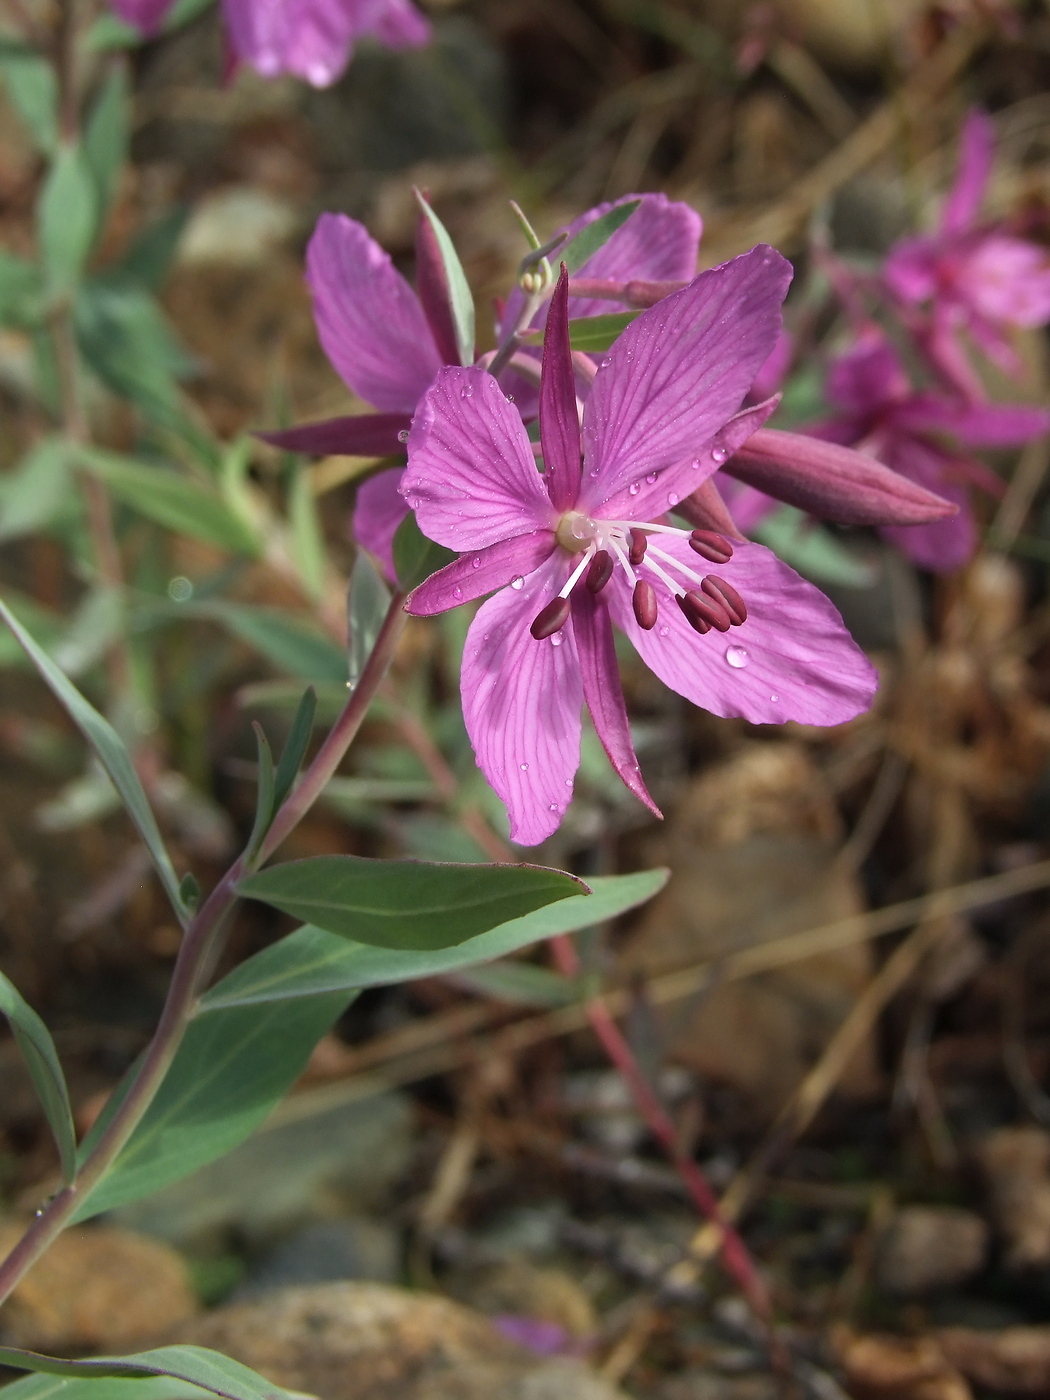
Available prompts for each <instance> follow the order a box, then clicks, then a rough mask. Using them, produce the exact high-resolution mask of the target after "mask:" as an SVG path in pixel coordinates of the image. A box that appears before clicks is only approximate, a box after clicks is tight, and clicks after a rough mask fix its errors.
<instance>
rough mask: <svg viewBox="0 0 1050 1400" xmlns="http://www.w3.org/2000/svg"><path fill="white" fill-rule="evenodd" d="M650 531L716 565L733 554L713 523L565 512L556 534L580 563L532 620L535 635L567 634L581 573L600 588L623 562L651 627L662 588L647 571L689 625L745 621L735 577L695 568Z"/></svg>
mask: <svg viewBox="0 0 1050 1400" xmlns="http://www.w3.org/2000/svg"><path fill="white" fill-rule="evenodd" d="M651 535H655V536H656V537H657V538H659V536H660V535H678V536H680V537H681V538H683V539H687V540H688V541H689V547H690V548H691V549H692V550H693V552H694V553H695V554H698V555H699V556H700V558H701V559H706V560H708V561H709V562H710V563H713V564H727V563H728V562H729V560H730V559H731V558H732V557H733V546H732V545H731V544H730V543H729V541H728V540H727V539H726V538H725V536H724V535H719V534H716V533H715V532H714V531H713V530H680V529H678V528H676V527H675V526H673V525H656V524H653V523H652V522H651V521H648V522H640V521H636V520H593V519H592V518H591V517H590V516H589V515H584V514H583V512H582V511H578V510H570V511H566V512H565V514H564V515H563V516H562V518H561V519H560V520H559V521H558V525H557V528H556V530H555V538H556V539H557V541H558V544H559V545H561V547H562V549H564V550H565V551H566V552H567V553H568V554H571V555H573V556H577V557H578V562H577V563H576V565H575V567H574V568H573V570H572V572H571V573H570V574H569V577H568V579H567V580H566V582H565V585H564V587H563V588H562V589H561V592H560V593H559V594H558V596H557V597H556V598H552V599H551V601H550V602H549V603H548V604H547V605H546V607H544V608H543V609H541V611H540V612H539V613H538V615H537V616H536V618H535V619H534V620H533V623H532V626H531V628H530V631H531V632H532V635H533V636H534V637H535V638H536V640H537V641H543V640H544V639H545V638H547V637H553V638H554V639H555V641H561V637H560V636H559V635H558V634H559V633H560V632H561V629H562V628H563V627H564V626H565V624H566V622H568V620H569V615H570V612H571V604H570V596H571V594H572V591H573V589H574V588H575V587H576V585H577V583H579V581H580V579H581V578H583V580H584V586H585V587H586V588H587V589H588V591H589V592H591V593H594V594H598V593H601V592H602V590H603V589H604V588H605V586H606V584H607V583H608V582H609V580H610V579H611V578H612V576H613V574H614V573H615V572H616V569H617V567H619V568H620V569H622V570H623V571H624V573H625V574H626V575H627V579H628V581H629V583H630V585H631V590H632V594H631V597H632V604H633V607H634V616H635V619H636V621H637V623H638V625H639V627H642V628H644V629H645V630H646V631H651V630H652V628H653V627H655V626H656V619H657V613H658V598H657V593H656V589H655V588H654V587H653V584H652V582H651V579H650V578H649V577H646V575H647V574H649V575H651V576H652V577H653V578H656V579H658V580H659V581H660V583H662V584H663V585H664V586H665V587H666V588H668V589H669V590H670V592H671V595H672V597H673V598H674V600H675V602H676V603H677V604H678V606H679V608H681V610H682V613H683V615H684V617H685V619H686V621H687V622H688V623H689V625H690V627H692V628H693V630H694V631H696V632H699V633H700V634H701V635H703V634H704V633H705V632H710V630H711V628H712V627H714V628H715V629H716V630H717V631H719V632H728V631H729V629H730V627H739V626H740V625H741V624H742V623H743V622H745V621H746V620H747V606H746V605H745V603H744V600H743V598H741V596H740V594H739V593H738V592H737V591H736V589H735V588H734V587H733V585H732V584H731V583H727V582H726V581H725V579H722V578H717V577H716V576H715V575H714V574H707V575H703V574H699V573H697V572H696V571H695V570H694V569H692V568H691V567H690V566H689V565H687V564H683V563H682V562H681V561H680V560H678V559H676V558H675V557H674V556H673V555H672V554H669V553H668V552H667V551H666V550H664V549H661V548H660V546H659V544H655V543H651V542H650V536H651ZM683 580H684V582H683Z"/></svg>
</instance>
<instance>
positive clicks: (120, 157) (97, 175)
mask: <svg viewBox="0 0 1050 1400" xmlns="http://www.w3.org/2000/svg"><path fill="white" fill-rule="evenodd" d="M130 105H131V95H130V92H129V90H128V80H127V75H126V73H125V70H124V68H123V67H116V68H114V69H113V71H112V72H111V73H110V75H109V77H108V78H107V79H106V81H105V83H103V85H102V91H101V92H100V93H99V95H98V97H97V98H96V99H95V103H94V106H93V107H92V109H91V114H90V116H89V117H88V120H87V126H86V128H85V130H84V158H85V160H86V161H87V165H88V170H89V171H90V172H91V178H92V180H93V181H94V184H95V195H96V199H97V202H98V209H99V222H100V223H101V221H102V220H103V219H104V218H105V216H106V213H107V211H108V210H109V208H110V205H111V204H112V203H113V196H114V195H115V194H116V192H117V181H118V179H119V178H120V172H121V169H122V167H123V165H124V162H125V161H126V160H127V158H128V135H129V133H128V115H129V109H130Z"/></svg>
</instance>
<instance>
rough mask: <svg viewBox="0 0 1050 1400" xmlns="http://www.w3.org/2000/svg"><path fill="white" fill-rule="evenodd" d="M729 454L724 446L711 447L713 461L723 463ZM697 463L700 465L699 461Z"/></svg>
mask: <svg viewBox="0 0 1050 1400" xmlns="http://www.w3.org/2000/svg"><path fill="white" fill-rule="evenodd" d="M728 456H729V453H728V452H727V451H726V450H725V448H724V447H712V449H711V461H712V462H718V463H722V462H724V461H725V459H726V458H727V457H728ZM696 465H697V466H699V465H700V463H699V462H697V464H696Z"/></svg>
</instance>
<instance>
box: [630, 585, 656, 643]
mask: <svg viewBox="0 0 1050 1400" xmlns="http://www.w3.org/2000/svg"><path fill="white" fill-rule="evenodd" d="M631 602H632V604H633V606H634V617H635V621H636V622H637V623H638V626H639V627H641V628H642V629H643V631H645V632H651V631H652V630H653V628H654V627H655V626H656V611H657V602H656V589H655V588H654V587H653V586H652V584H651V583H649V582H648V581H647V580H646V579H644V578H640V579H639V580H638V582H637V583H636V584H635V585H634V597H633V598H632V599H631Z"/></svg>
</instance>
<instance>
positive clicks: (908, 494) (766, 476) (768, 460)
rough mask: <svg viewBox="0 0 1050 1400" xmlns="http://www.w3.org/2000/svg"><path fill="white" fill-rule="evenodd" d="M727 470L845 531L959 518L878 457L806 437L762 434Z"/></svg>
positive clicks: (947, 505) (765, 431)
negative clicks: (842, 527)
mask: <svg viewBox="0 0 1050 1400" xmlns="http://www.w3.org/2000/svg"><path fill="white" fill-rule="evenodd" d="M723 470H724V471H725V473H726V475H727V476H732V477H735V478H736V479H737V480H738V481H743V482H746V483H747V485H748V486H754V487H755V488H756V489H757V490H759V491H763V492H765V493H766V494H767V495H769V496H775V497H776V498H777V499H778V500H780V501H786V502H787V504H788V505H792V506H798V507H799V509H800V510H804V511H806V512H808V513H809V514H810V515H816V516H818V517H819V518H820V519H822V520H834V521H837V522H838V523H839V524H842V525H916V524H919V523H921V522H923V521H928V520H939V519H942V518H943V517H945V516H949V515H954V513H955V506H954V504H953V503H951V502H949V501H946V500H944V499H942V497H941V496H940V495H935V494H934V493H933V492H932V491H931V490H929V489H927V487H926V486H925V485H920V484H918V483H917V482H916V481H914V480H912V479H910V477H906V476H902V475H900V474H899V473H897V472H895V471H891V470H890V468H889V467H886V466H883V464H882V463H881V462H877V461H876V460H875V458H874V457H869V456H868V455H867V454H866V453H864V452H855V451H854V450H853V449H852V448H849V447H840V446H839V445H838V444H837V443H834V442H827V441H824V440H822V439H821V438H816V437H810V436H808V435H807V434H803V433H785V432H781V431H779V430H778V429H776V428H762V429H760V430H759V431H758V432H757V433H755V434H753V436H752V437H750V438H749V439H748V441H747V442H746V443H745V445H744V447H743V448H742V449H741V450H740V451H739V452H738V453H737V454H736V456H735V457H733V458H731V460H730V461H729V462H727V463H726V465H725V467H724V468H723Z"/></svg>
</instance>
